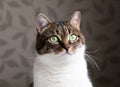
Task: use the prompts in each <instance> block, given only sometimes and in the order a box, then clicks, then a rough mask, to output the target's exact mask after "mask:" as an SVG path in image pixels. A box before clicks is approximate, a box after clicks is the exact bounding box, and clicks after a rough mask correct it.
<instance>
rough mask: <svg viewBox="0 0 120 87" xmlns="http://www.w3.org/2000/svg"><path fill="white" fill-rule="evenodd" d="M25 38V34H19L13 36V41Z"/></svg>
mask: <svg viewBox="0 0 120 87" xmlns="http://www.w3.org/2000/svg"><path fill="white" fill-rule="evenodd" d="M23 36H24V34H23V33H22V32H17V33H16V34H14V35H13V36H12V39H13V40H17V39H19V38H21V37H23Z"/></svg>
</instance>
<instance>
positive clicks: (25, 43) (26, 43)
mask: <svg viewBox="0 0 120 87" xmlns="http://www.w3.org/2000/svg"><path fill="white" fill-rule="evenodd" d="M27 45H28V39H27V36H26V35H24V37H23V39H22V48H23V49H24V50H25V49H26V47H27Z"/></svg>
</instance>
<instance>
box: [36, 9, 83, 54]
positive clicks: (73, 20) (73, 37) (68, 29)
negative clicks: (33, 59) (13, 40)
mask: <svg viewBox="0 0 120 87" xmlns="http://www.w3.org/2000/svg"><path fill="white" fill-rule="evenodd" d="M80 23H81V14H80V11H75V12H74V13H73V14H72V15H71V17H70V19H69V20H68V21H59V22H52V21H50V20H49V19H48V18H47V17H46V16H45V15H44V14H41V13H40V14H38V16H37V18H36V29H37V40H36V50H37V52H38V54H40V55H45V54H51V53H54V54H60V53H62V52H65V53H66V54H70V55H72V54H75V52H76V49H77V48H81V47H82V46H84V37H83V35H82V33H81V31H80Z"/></svg>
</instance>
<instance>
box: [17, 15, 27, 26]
mask: <svg viewBox="0 0 120 87" xmlns="http://www.w3.org/2000/svg"><path fill="white" fill-rule="evenodd" d="M19 19H20V23H21V24H22V25H23V26H25V27H28V23H27V20H26V18H25V17H24V16H22V15H19Z"/></svg>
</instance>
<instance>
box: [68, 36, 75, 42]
mask: <svg viewBox="0 0 120 87" xmlns="http://www.w3.org/2000/svg"><path fill="white" fill-rule="evenodd" d="M69 40H70V41H71V42H75V41H76V40H77V35H75V34H72V35H70V37H69Z"/></svg>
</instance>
